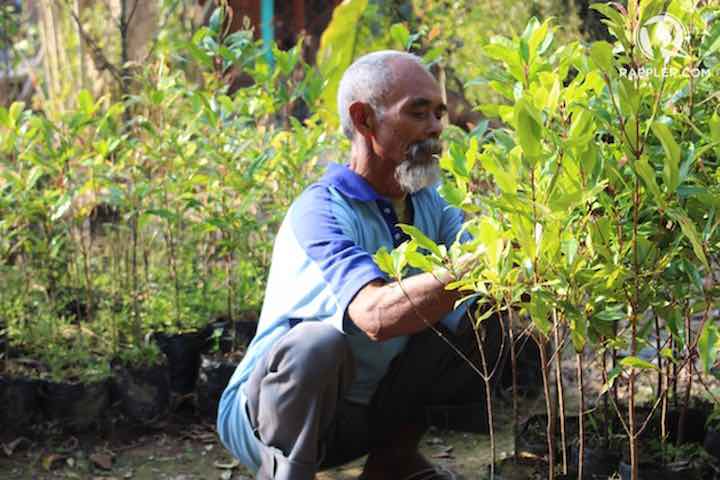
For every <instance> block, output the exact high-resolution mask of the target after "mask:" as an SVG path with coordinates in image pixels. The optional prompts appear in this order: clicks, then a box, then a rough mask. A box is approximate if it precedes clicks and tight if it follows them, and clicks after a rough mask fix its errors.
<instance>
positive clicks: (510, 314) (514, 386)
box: [506, 297, 520, 459]
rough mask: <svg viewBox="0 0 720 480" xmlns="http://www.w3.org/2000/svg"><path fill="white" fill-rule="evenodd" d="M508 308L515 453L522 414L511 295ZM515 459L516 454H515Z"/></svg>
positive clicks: (514, 452) (514, 451)
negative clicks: (519, 405)
mask: <svg viewBox="0 0 720 480" xmlns="http://www.w3.org/2000/svg"><path fill="white" fill-rule="evenodd" d="M506 302H507V308H508V336H509V340H510V366H511V370H512V371H511V374H512V409H513V413H512V415H513V420H512V421H513V454H516V453H517V439H518V427H519V425H520V420H519V419H520V414H519V407H518V388H517V356H516V353H515V333H514V332H513V324H514V321H513V318H514V315H513V309H512V306H511V303H512V302H511V301H510V299H509V297H508V298H507V300H506ZM513 459H515V455H513Z"/></svg>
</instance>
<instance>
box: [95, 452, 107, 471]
mask: <svg viewBox="0 0 720 480" xmlns="http://www.w3.org/2000/svg"><path fill="white" fill-rule="evenodd" d="M90 461H91V462H93V463H94V464H95V466H96V467H98V468H102V469H103V470H112V457H111V456H110V455H107V454H105V453H93V454H92V455H90Z"/></svg>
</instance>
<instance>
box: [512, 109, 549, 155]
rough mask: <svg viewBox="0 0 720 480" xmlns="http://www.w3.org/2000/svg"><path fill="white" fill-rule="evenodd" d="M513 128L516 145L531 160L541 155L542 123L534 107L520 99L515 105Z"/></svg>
mask: <svg viewBox="0 0 720 480" xmlns="http://www.w3.org/2000/svg"><path fill="white" fill-rule="evenodd" d="M514 114H515V126H516V128H517V136H518V143H520V146H521V147H522V149H523V152H525V155H527V156H528V157H531V158H535V157H539V156H540V155H542V143H541V138H542V128H543V127H542V121H541V120H540V119H541V117H540V114H539V113H538V112H536V110H535V107H533V106H532V105H530V103H529V102H528V101H527V100H526V99H524V98H521V99H520V100H518V101H517V103H516V104H515V110H514Z"/></svg>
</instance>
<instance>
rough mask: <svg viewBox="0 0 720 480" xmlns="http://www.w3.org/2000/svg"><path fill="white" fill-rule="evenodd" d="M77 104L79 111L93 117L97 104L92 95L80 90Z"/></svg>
mask: <svg viewBox="0 0 720 480" xmlns="http://www.w3.org/2000/svg"><path fill="white" fill-rule="evenodd" d="M77 102H78V103H77V104H78V109H79V110H80V111H81V112H83V113H84V114H85V115H87V116H91V115H92V114H93V113H95V102H94V101H93V97H92V95H91V94H90V92H88V91H87V90H85V89H82V90H80V92H79V93H78V96H77Z"/></svg>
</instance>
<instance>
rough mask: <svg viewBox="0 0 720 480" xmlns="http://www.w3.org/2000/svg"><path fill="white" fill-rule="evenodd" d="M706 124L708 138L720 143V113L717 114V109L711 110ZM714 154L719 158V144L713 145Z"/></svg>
mask: <svg viewBox="0 0 720 480" xmlns="http://www.w3.org/2000/svg"><path fill="white" fill-rule="evenodd" d="M708 125H709V127H710V138H711V139H712V141H713V143H716V144H720V115H718V112H717V111H715V112H713V115H712V117H710V121H709V122H708ZM715 155H716V156H717V157H718V158H720V145H716V146H715Z"/></svg>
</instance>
